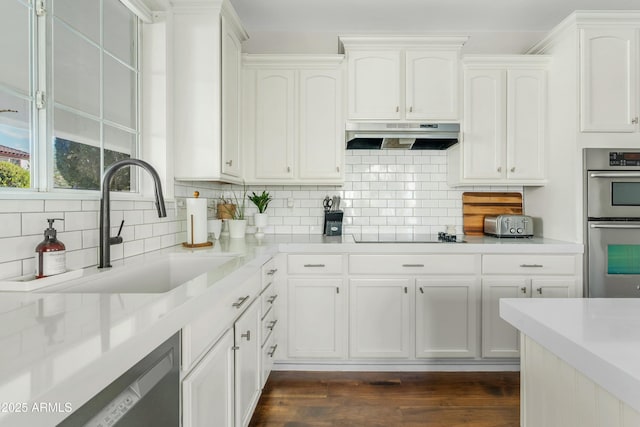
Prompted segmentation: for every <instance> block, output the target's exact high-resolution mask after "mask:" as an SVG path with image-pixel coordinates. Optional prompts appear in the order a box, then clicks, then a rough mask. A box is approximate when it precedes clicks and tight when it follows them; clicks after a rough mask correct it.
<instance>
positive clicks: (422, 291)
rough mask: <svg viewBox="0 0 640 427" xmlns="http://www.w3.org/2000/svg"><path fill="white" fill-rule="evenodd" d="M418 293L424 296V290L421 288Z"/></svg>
mask: <svg viewBox="0 0 640 427" xmlns="http://www.w3.org/2000/svg"><path fill="white" fill-rule="evenodd" d="M420 293H421V294H424V289H422V286H420Z"/></svg>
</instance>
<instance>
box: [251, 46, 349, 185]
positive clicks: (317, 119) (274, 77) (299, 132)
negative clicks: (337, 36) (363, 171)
mask: <svg viewBox="0 0 640 427" xmlns="http://www.w3.org/2000/svg"><path fill="white" fill-rule="evenodd" d="M342 60H343V57H342V56H340V55H335V56H311V55H308V56H301V55H292V56H291V55H290V56H282V55H245V56H244V59H243V65H244V74H243V76H244V77H243V79H244V81H243V87H244V95H243V99H244V103H245V105H246V106H247V107H246V108H245V110H244V112H245V114H244V127H243V135H242V140H243V146H244V153H245V154H246V156H247V167H246V170H245V172H246V174H245V175H246V180H247V182H248V183H261V184H265V183H271V184H301V183H302V184H331V183H333V184H336V183H340V182H341V181H342V179H343V162H344V160H343V157H344V119H343V108H342V104H343V93H342V74H343V71H342V66H341V62H342Z"/></svg>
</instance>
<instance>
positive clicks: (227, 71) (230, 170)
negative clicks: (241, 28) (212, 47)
mask: <svg viewBox="0 0 640 427" xmlns="http://www.w3.org/2000/svg"><path fill="white" fill-rule="evenodd" d="M221 19H222V43H221V45H222V82H223V83H222V111H221V114H222V140H221V141H222V173H223V174H225V175H229V176H233V177H237V178H241V177H242V163H241V162H242V152H241V147H240V117H241V112H240V78H241V73H240V72H241V70H240V64H241V61H240V58H241V57H240V56H241V52H242V45H241V42H240V39H239V38H238V35H237V32H236V31H234V29H233V27H232V25H230V24H229V23H228V22H227V21H228V18H227V17H225V16H224V15H223V16H222V17H221Z"/></svg>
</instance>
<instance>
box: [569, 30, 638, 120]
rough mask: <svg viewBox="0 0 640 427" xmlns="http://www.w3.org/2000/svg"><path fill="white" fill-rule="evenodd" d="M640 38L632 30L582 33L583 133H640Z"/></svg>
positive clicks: (581, 96) (583, 31) (581, 113)
mask: <svg viewBox="0 0 640 427" xmlns="http://www.w3.org/2000/svg"><path fill="white" fill-rule="evenodd" d="M637 34H638V33H637V31H636V30H635V29H630V28H616V29H600V28H594V29H583V30H581V32H580V69H581V80H580V117H581V119H582V120H581V130H582V131H583V132H589V131H595V132H634V131H635V130H636V129H637V126H638V125H637V116H638V112H637V96H638V94H637V89H638V88H637V83H636V80H637V77H638V76H637V69H636V66H637V60H638V52H637V51H638V43H637ZM634 122H635V123H634Z"/></svg>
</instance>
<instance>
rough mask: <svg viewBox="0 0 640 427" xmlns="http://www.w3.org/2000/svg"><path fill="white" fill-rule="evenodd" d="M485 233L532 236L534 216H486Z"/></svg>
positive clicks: (506, 235) (503, 235) (504, 235)
mask: <svg viewBox="0 0 640 427" xmlns="http://www.w3.org/2000/svg"><path fill="white" fill-rule="evenodd" d="M484 234H490V235H492V236H496V237H532V236H533V218H531V217H530V216H527V215H497V216H485V217H484Z"/></svg>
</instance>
